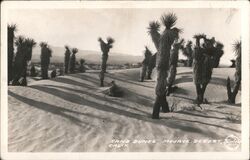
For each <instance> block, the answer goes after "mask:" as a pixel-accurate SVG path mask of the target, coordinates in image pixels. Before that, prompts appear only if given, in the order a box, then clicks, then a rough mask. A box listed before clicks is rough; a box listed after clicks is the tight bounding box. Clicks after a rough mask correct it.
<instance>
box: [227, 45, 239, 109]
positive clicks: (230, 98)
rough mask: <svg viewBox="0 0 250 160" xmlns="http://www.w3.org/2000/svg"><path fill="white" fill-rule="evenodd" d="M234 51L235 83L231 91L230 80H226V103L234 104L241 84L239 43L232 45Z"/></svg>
mask: <svg viewBox="0 0 250 160" xmlns="http://www.w3.org/2000/svg"><path fill="white" fill-rule="evenodd" d="M234 51H235V52H236V55H237V58H236V61H235V62H236V63H235V65H236V66H235V69H236V71H235V74H234V77H235V83H234V86H233V89H232V90H231V84H230V78H229V77H228V78H227V95H228V102H229V103H233V104H235V98H236V95H237V94H238V91H239V89H240V84H241V42H240V41H239V42H236V43H235V44H234Z"/></svg>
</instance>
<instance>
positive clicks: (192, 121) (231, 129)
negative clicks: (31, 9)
mask: <svg viewBox="0 0 250 160" xmlns="http://www.w3.org/2000/svg"><path fill="white" fill-rule="evenodd" d="M176 120H180V121H186V122H191V123H198V124H203V125H207V126H213V127H218V128H223V129H226V130H230V131H234V132H237V133H241V131H239V130H237V129H233V128H228V127H224V126H220V125H217V124H211V123H205V122H201V121H194V120H188V119H182V118H176Z"/></svg>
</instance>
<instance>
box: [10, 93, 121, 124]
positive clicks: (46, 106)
mask: <svg viewBox="0 0 250 160" xmlns="http://www.w3.org/2000/svg"><path fill="white" fill-rule="evenodd" d="M8 95H9V96H12V97H14V98H16V99H17V100H19V101H21V102H23V103H25V104H28V105H29V106H31V107H35V108H37V109H41V110H44V111H46V112H50V113H53V114H56V115H59V116H62V117H64V118H67V119H69V120H70V121H72V122H73V123H74V124H76V125H78V126H82V124H86V125H90V126H92V127H94V126H93V125H91V124H89V123H86V122H83V121H81V120H80V119H78V118H76V117H74V116H71V115H68V114H65V113H73V114H76V115H84V116H87V117H90V118H96V119H101V120H103V121H110V120H109V119H107V118H101V117H97V116H95V115H93V114H88V113H82V112H78V111H74V110H70V109H67V108H62V107H58V106H55V105H51V104H48V103H45V102H41V101H35V100H33V99H30V98H27V97H23V96H20V95H18V94H16V93H14V92H11V91H8ZM110 122H113V123H118V122H117V121H110Z"/></svg>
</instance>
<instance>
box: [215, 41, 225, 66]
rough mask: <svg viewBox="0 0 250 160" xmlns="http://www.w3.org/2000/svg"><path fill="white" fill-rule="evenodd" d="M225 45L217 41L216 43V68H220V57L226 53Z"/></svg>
mask: <svg viewBox="0 0 250 160" xmlns="http://www.w3.org/2000/svg"><path fill="white" fill-rule="evenodd" d="M223 47H224V45H223V44H222V43H220V42H216V44H215V51H216V52H215V56H214V68H218V66H219V64H220V58H221V57H222V55H223V54H224V51H223Z"/></svg>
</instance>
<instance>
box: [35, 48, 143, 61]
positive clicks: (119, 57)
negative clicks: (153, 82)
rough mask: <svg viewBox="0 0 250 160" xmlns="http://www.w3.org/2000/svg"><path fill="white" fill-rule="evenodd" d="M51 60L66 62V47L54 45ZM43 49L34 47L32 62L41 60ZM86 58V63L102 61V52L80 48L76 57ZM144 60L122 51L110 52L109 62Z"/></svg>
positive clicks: (78, 58)
mask: <svg viewBox="0 0 250 160" xmlns="http://www.w3.org/2000/svg"><path fill="white" fill-rule="evenodd" d="M51 49H52V51H53V52H52V57H51V62H54V63H63V62H64V53H65V49H64V47H53V46H51ZM40 54H41V49H40V47H39V46H36V47H35V48H33V54H32V60H31V61H32V62H40ZM81 58H84V59H85V60H86V63H101V52H98V51H90V50H79V51H78V53H77V54H76V59H77V60H80V59H81ZM142 60H143V57H142V56H133V55H127V54H121V53H112V52H111V53H110V54H109V59H108V63H111V64H125V63H138V62H141V61H142Z"/></svg>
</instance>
